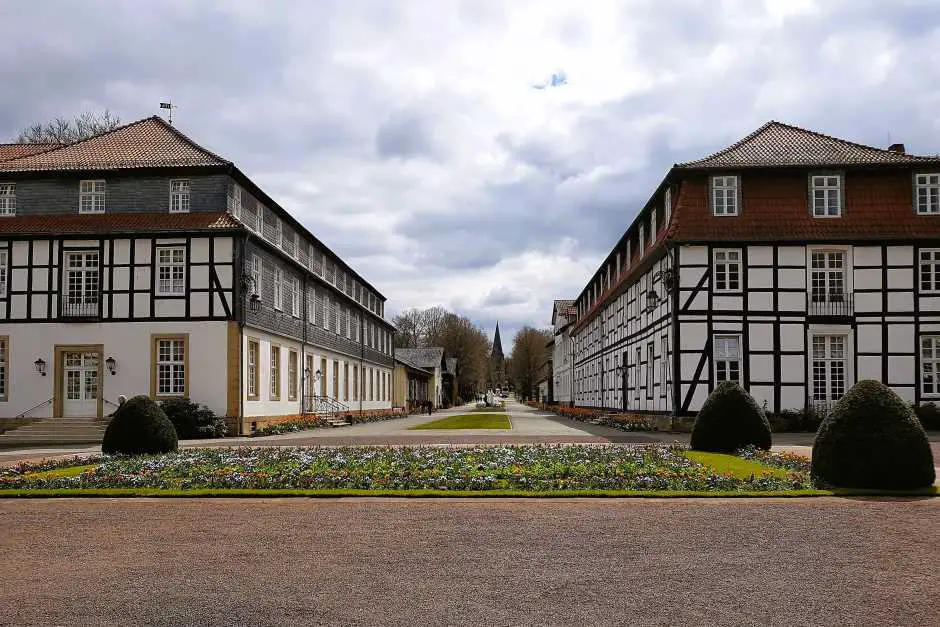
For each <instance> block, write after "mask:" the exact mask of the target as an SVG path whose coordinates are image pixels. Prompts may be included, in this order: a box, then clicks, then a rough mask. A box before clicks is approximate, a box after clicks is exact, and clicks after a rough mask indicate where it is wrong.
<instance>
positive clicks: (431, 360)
mask: <svg viewBox="0 0 940 627" xmlns="http://www.w3.org/2000/svg"><path fill="white" fill-rule="evenodd" d="M395 358H396V359H401V360H403V361H408V362H411V363H413V364H416V365H417V366H418V367H420V368H437V367H439V366H440V365H441V361H442V360H443V359H444V349H443V348H441V347H440V346H432V347H429V348H396V349H395Z"/></svg>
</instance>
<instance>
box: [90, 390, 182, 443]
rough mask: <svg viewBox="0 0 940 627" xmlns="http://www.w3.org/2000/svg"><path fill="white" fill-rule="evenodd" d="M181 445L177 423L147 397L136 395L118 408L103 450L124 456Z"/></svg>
mask: <svg viewBox="0 0 940 627" xmlns="http://www.w3.org/2000/svg"><path fill="white" fill-rule="evenodd" d="M177 448H179V441H178V438H177V436H176V429H175V428H174V427H173V423H172V422H170V419H169V418H167V417H166V414H165V413H163V410H162V409H160V406H159V405H157V404H156V403H155V402H154V401H152V400H151V399H150V398H148V397H146V396H135V397H134V398H132V399H130V400H128V401H127V402H125V403H124V404H123V405H121V406H120V407H118V409H117V411H116V412H114V416H113V417H112V418H111V422H110V423H109V424H108V428H107V429H106V430H105V432H104V441H102V443H101V450H102V452H104V453H108V454H122V455H154V454H157V453H169V452H171V451H175V450H176V449H177Z"/></svg>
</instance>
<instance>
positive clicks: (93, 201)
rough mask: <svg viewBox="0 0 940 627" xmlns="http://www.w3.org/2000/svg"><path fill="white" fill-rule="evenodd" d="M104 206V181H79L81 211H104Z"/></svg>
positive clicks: (79, 208) (79, 209)
mask: <svg viewBox="0 0 940 627" xmlns="http://www.w3.org/2000/svg"><path fill="white" fill-rule="evenodd" d="M104 207H105V187H104V181H82V182H81V183H79V193H78V212H79V213H104Z"/></svg>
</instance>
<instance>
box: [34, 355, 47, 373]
mask: <svg viewBox="0 0 940 627" xmlns="http://www.w3.org/2000/svg"><path fill="white" fill-rule="evenodd" d="M33 368H35V369H36V372H38V373H39V374H41V375H42V376H46V360H45V359H43V358H42V357H40V358H39V359H37V360H36V361H34V362H33Z"/></svg>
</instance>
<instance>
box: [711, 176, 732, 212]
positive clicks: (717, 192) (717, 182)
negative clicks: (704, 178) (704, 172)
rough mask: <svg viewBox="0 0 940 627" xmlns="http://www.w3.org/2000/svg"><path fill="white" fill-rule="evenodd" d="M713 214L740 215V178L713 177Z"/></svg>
mask: <svg viewBox="0 0 940 627" xmlns="http://www.w3.org/2000/svg"><path fill="white" fill-rule="evenodd" d="M712 213H713V214H715V215H716V216H736V215H738V177H737V176H713V177H712Z"/></svg>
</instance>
